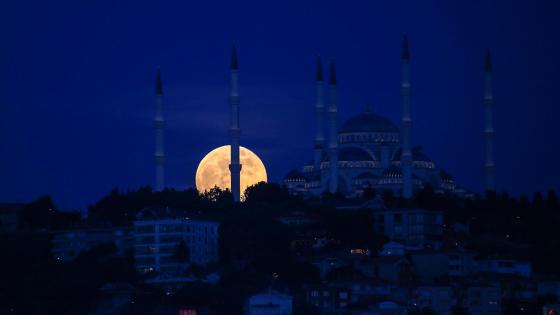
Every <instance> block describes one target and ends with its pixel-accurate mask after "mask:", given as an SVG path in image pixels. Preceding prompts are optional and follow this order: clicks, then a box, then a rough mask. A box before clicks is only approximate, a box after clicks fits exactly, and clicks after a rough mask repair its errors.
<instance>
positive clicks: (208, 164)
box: [196, 145, 267, 196]
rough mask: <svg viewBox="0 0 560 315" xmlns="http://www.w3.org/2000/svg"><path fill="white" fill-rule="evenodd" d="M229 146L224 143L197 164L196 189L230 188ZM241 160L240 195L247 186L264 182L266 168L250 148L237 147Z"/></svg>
mask: <svg viewBox="0 0 560 315" xmlns="http://www.w3.org/2000/svg"><path fill="white" fill-rule="evenodd" d="M230 152H231V148H230V146H229V145H224V146H221V147H218V148H216V149H214V150H212V151H210V152H209V153H208V154H206V156H205V157H204V158H203V159H202V160H201V161H200V163H199V164H198V168H197V169H196V189H197V190H198V191H199V192H201V193H202V192H204V191H206V190H210V189H211V188H214V186H218V187H220V188H221V189H225V188H227V189H231V175H230V172H229V164H230V160H231V156H230V154H231V153H230ZM239 160H240V162H241V178H240V181H241V196H243V193H244V192H245V189H247V187H249V186H251V185H254V184H256V183H259V182H266V180H267V177H266V168H265V167H264V164H263V162H262V161H261V159H260V158H259V157H258V156H257V155H256V154H255V153H253V152H252V151H251V150H249V149H247V148H245V147H241V146H240V147H239Z"/></svg>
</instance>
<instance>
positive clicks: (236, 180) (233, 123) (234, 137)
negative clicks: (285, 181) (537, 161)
mask: <svg viewBox="0 0 560 315" xmlns="http://www.w3.org/2000/svg"><path fill="white" fill-rule="evenodd" d="M230 70H231V82H230V84H231V85H230V93H229V104H230V129H229V132H230V141H231V162H230V165H229V171H230V173H231V193H232V194H233V200H234V201H235V202H239V201H240V199H241V198H240V197H241V191H240V189H241V188H240V186H241V184H240V177H241V164H240V162H239V136H240V133H241V129H239V91H238V72H239V64H238V63H237V50H236V48H235V46H233V47H232V49H231V65H230Z"/></svg>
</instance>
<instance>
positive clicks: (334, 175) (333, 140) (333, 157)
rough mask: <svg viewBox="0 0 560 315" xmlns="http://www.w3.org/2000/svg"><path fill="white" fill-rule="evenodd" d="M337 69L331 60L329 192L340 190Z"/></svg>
mask: <svg viewBox="0 0 560 315" xmlns="http://www.w3.org/2000/svg"><path fill="white" fill-rule="evenodd" d="M337 115H338V110H337V107H336V71H335V67H334V61H332V60H331V65H330V76H329V179H330V181H329V192H330V193H333V194H334V193H336V192H337V191H338V139H337V130H336V119H337Z"/></svg>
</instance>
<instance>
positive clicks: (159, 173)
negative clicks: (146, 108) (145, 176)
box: [154, 66, 165, 191]
mask: <svg viewBox="0 0 560 315" xmlns="http://www.w3.org/2000/svg"><path fill="white" fill-rule="evenodd" d="M155 94H156V115H155V117H154V129H155V133H156V147H155V152H154V157H155V164H156V182H155V187H154V188H155V190H156V191H162V190H163V188H164V187H165V181H164V180H165V151H164V147H163V133H164V128H165V119H164V117H163V84H162V82H161V70H160V67H159V66H158V68H157V71H156V85H155Z"/></svg>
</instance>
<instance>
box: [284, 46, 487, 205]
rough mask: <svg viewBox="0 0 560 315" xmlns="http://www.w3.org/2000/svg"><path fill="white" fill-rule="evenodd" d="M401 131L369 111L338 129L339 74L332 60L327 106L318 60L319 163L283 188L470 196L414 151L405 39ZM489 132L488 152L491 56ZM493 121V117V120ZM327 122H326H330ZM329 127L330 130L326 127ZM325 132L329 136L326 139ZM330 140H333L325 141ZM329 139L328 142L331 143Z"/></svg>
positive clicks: (293, 174) (304, 169) (316, 154)
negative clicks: (428, 190)
mask: <svg viewBox="0 0 560 315" xmlns="http://www.w3.org/2000/svg"><path fill="white" fill-rule="evenodd" d="M401 57H402V68H401V71H402V82H401V103H402V120H401V124H400V126H399V125H397V124H395V123H393V122H392V121H391V120H389V119H387V118H385V117H383V116H380V115H378V114H376V113H373V112H371V111H370V110H368V109H366V110H365V111H364V112H362V113H360V114H357V115H355V116H353V117H351V118H349V119H348V120H346V121H345V122H343V123H342V125H341V126H340V127H338V126H337V123H336V118H337V114H338V109H337V106H336V73H335V66H334V63H333V62H332V61H331V64H330V74H329V79H328V84H327V86H328V93H327V95H328V105H327V106H324V104H323V93H324V91H323V86H324V85H325V84H324V81H323V71H322V66H321V62H320V60H318V61H317V73H316V81H317V97H316V99H317V102H316V105H315V114H316V117H315V119H316V134H315V145H314V154H313V156H314V158H313V160H312V161H310V162H309V163H307V164H306V165H304V166H303V167H302V168H301V169H299V170H292V171H290V172H289V173H288V174H287V175H286V176H285V177H284V181H283V182H284V185H285V186H286V187H287V188H288V189H289V190H290V192H291V193H293V194H298V195H321V194H323V193H325V192H330V193H342V194H343V195H345V196H360V195H361V194H362V193H363V192H364V191H365V190H366V189H373V190H374V191H376V192H380V191H385V190H391V191H393V192H394V193H395V194H396V195H397V196H402V197H405V198H411V197H412V196H413V194H414V192H415V191H417V190H419V189H421V188H423V187H425V186H426V185H430V186H431V187H432V188H433V189H434V191H436V192H440V193H451V194H456V195H465V194H469V192H467V191H466V190H465V189H464V188H462V187H461V186H460V185H458V184H457V183H456V181H455V179H454V178H453V177H452V176H451V175H449V174H448V173H447V172H446V171H445V170H443V169H441V168H439V167H438V165H437V164H436V163H435V162H434V161H433V160H432V159H430V158H429V157H428V155H426V153H425V152H424V150H423V149H422V147H421V146H411V144H410V131H411V126H412V119H411V117H410V106H409V105H410V81H409V76H408V67H409V60H410V53H409V47H408V41H407V38H406V36H405V37H404V39H403V47H402V56H401ZM485 70H486V93H485V98H484V104H485V107H486V111H487V113H486V115H487V124H486V129H485V135H486V144H487V147H491V146H492V143H491V140H492V139H491V138H492V137H491V133H493V129H492V122H491V115H488V112H490V113H491V105H492V93H491V85H490V84H489V83H488V81H489V80H490V78H491V61H490V55H489V53H488V52H487V55H486V66H485ZM488 116H490V118H488ZM325 118H326V119H325ZM325 125H326V126H325ZM325 127H326V130H327V136H328V137H325V136H324V130H323V129H324V128H325ZM326 138H328V139H326ZM326 140H328V141H326ZM485 170H486V182H487V185H486V188H487V189H493V173H492V171H493V161H492V154H491V152H490V153H488V149H487V156H486V163H485Z"/></svg>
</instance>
